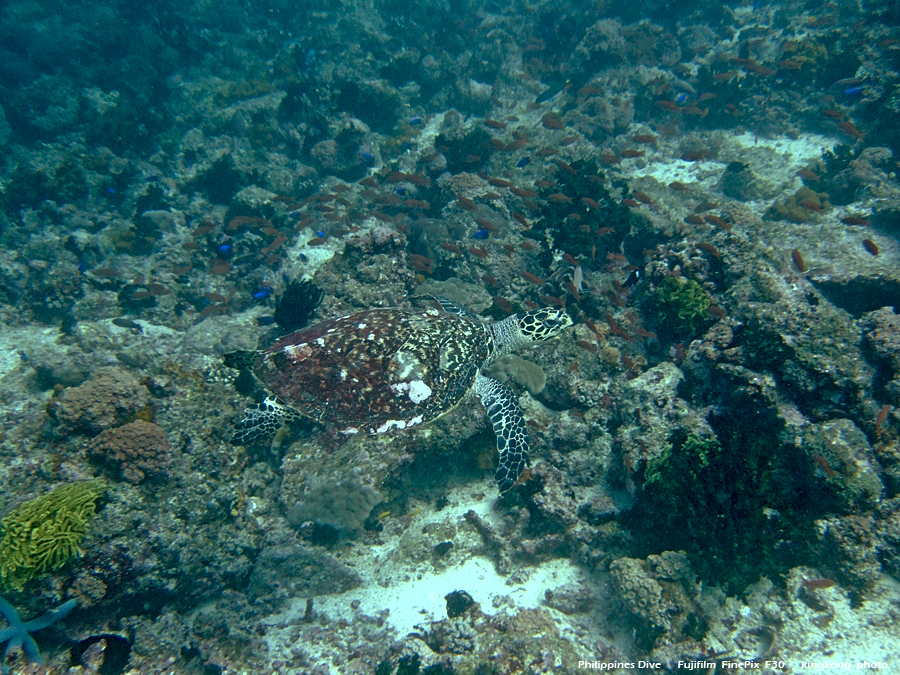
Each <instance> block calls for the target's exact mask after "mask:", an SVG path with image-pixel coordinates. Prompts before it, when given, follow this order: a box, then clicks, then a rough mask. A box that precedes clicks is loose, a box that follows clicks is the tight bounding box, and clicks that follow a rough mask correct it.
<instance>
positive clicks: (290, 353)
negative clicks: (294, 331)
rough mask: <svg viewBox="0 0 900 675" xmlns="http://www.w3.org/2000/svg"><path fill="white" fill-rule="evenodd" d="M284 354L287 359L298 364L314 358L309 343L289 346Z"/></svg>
mask: <svg viewBox="0 0 900 675" xmlns="http://www.w3.org/2000/svg"><path fill="white" fill-rule="evenodd" d="M284 353H285V354H286V355H287V357H288V358H289V359H290V360H291V361H293V362H294V363H296V362H297V361H303V360H305V359H308V358H309V357H310V356H312V349H310V348H309V345H308V344H307V343H305V342H304V343H303V344H299V345H287V346H285V348H284Z"/></svg>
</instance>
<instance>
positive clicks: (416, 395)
mask: <svg viewBox="0 0 900 675" xmlns="http://www.w3.org/2000/svg"><path fill="white" fill-rule="evenodd" d="M429 396H431V387H429V386H428V385H427V384H425V383H424V382H422V380H413V381H412V382H410V383H409V400H410V401H412V402H413V403H421V402H422V401H424V400H425V399H426V398H428V397H429Z"/></svg>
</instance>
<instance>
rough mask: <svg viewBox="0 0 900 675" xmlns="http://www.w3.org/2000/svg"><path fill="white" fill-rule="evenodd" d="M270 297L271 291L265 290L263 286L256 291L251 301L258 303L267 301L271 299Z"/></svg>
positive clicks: (269, 289)
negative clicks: (258, 301)
mask: <svg viewBox="0 0 900 675" xmlns="http://www.w3.org/2000/svg"><path fill="white" fill-rule="evenodd" d="M271 295H272V289H271V288H267V287H266V286H263V287H262V288H260V289H259V290H258V291H256V292H255V293H254V294H253V299H254V300H260V301H262V300H268V299H269V298H270V297H271Z"/></svg>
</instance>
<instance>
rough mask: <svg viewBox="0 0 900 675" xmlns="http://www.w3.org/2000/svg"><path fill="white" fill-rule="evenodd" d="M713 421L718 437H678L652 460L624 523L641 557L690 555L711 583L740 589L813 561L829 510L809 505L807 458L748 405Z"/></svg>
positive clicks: (765, 413)
mask: <svg viewBox="0 0 900 675" xmlns="http://www.w3.org/2000/svg"><path fill="white" fill-rule="evenodd" d="M711 421H712V422H713V426H714V430H715V432H716V436H715V437H712V436H699V435H697V434H691V433H686V432H683V431H679V432H676V433H675V434H673V436H672V437H671V438H670V439H669V445H668V447H667V448H666V449H665V450H664V451H663V452H662V454H660V455H659V456H658V457H657V458H655V459H653V460H651V461H650V462H649V463H648V465H647V468H646V470H645V474H644V483H643V490H642V496H641V499H640V500H639V501H638V503H637V504H636V505H635V508H634V509H632V511H631V512H629V513H628V515H627V516H625V522H626V523H627V524H628V525H629V526H630V527H631V528H632V529H633V531H634V532H635V534H636V535H637V538H638V540H639V541H640V542H641V545H642V548H643V549H644V550H642V551H641V553H642V555H645V554H650V553H660V552H662V551H666V550H669V551H677V550H683V551H685V552H686V554H687V555H688V557H689V559H690V561H691V566H692V567H693V568H694V569H695V570H696V571H697V573H698V574H699V575H700V577H701V578H702V579H703V580H704V581H706V582H712V583H717V584H724V585H726V586H728V587H729V588H730V589H731V590H735V591H736V590H739V589H743V588H744V587H746V586H747V585H748V584H751V583H754V582H755V581H757V580H758V579H759V577H760V576H761V575H766V576H769V577H771V578H775V577H778V576H780V575H783V574H785V573H786V572H787V570H789V569H790V568H791V567H794V566H796V565H798V564H810V563H811V560H812V558H813V554H812V551H813V544H814V542H815V527H814V525H813V523H814V521H815V519H816V518H817V517H821V515H822V513H823V512H824V509H825V508H826V506H827V505H826V504H824V503H820V502H816V501H815V500H812V499H810V495H812V494H813V493H814V483H815V481H814V477H813V474H812V473H811V471H810V469H809V462H808V460H807V459H805V458H804V457H803V455H802V454H801V453H800V452H799V451H797V449H796V448H792V447H790V446H780V444H779V441H778V433H779V431H780V429H781V425H780V423H779V421H778V419H777V418H776V417H775V416H774V415H772V414H771V412H770V411H767V410H764V409H761V408H758V407H755V406H754V404H752V403H751V402H749V401H746V400H742V401H740V402H735V407H734V408H731V409H728V410H726V411H724V412H723V415H722V416H721V417H718V418H716V419H713V420H711Z"/></svg>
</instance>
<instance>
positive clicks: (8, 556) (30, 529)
mask: <svg viewBox="0 0 900 675" xmlns="http://www.w3.org/2000/svg"><path fill="white" fill-rule="evenodd" d="M104 489H105V485H104V483H103V481H100V480H89V481H79V482H76V483H69V484H67V485H61V486H59V487H57V488H54V489H53V490H51V491H50V492H48V493H47V494H45V495H42V496H40V497H37V498H35V499H32V500H31V501H29V502H25V503H24V504H21V505H20V506H18V507H17V508H16V509H15V511H13V512H12V513H10V514H9V515H8V516H6V517H5V518H4V519H3V521H2V523H0V526H2V538H0V581H2V583H3V585H4V586H6V587H7V588H12V589H15V590H22V589H23V588H24V587H25V584H26V583H28V582H29V581H31V580H32V579H34V578H35V577H37V576H40V575H41V574H44V573H45V572H50V571H53V570H57V569H59V568H61V567H62V566H63V565H65V564H66V563H67V562H69V560H71V559H72V558H74V557H76V556H78V555H81V554H82V550H81V540H82V539H83V538H84V535H85V534H86V533H87V529H88V526H89V524H90V521H91V518H92V517H93V516H94V510H95V508H96V502H97V499H98V498H99V497H100V495H101V494H102V493H103V490H104Z"/></svg>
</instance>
